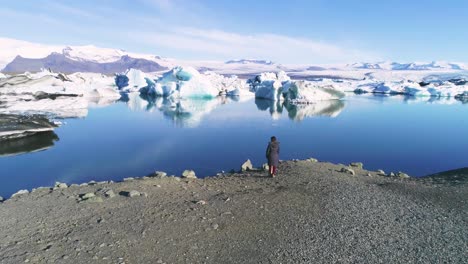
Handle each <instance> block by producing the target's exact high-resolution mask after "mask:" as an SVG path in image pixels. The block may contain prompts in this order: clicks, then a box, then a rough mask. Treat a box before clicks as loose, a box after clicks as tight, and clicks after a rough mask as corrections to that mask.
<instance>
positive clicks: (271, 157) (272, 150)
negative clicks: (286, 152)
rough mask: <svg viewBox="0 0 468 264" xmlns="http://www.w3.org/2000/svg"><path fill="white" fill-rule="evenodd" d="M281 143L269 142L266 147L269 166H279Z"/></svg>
mask: <svg viewBox="0 0 468 264" xmlns="http://www.w3.org/2000/svg"><path fill="white" fill-rule="evenodd" d="M279 151H280V143H279V142H278V141H275V142H270V143H268V147H267V149H266V158H267V160H268V166H276V167H277V166H278V163H279Z"/></svg>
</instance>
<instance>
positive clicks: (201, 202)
mask: <svg viewBox="0 0 468 264" xmlns="http://www.w3.org/2000/svg"><path fill="white" fill-rule="evenodd" d="M195 203H196V204H199V205H205V204H207V202H206V201H205V200H200V201H196V202H195Z"/></svg>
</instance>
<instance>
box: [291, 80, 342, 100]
mask: <svg viewBox="0 0 468 264" xmlns="http://www.w3.org/2000/svg"><path fill="white" fill-rule="evenodd" d="M283 96H284V98H285V100H286V101H288V102H290V103H293V104H304V103H305V104H306V103H310V102H317V101H327V100H338V99H342V98H343V97H345V94H344V93H343V92H341V91H338V90H336V89H334V88H333V86H325V87H324V86H317V85H316V84H315V83H313V82H309V81H294V82H290V83H289V85H287V86H286V85H285V88H283Z"/></svg>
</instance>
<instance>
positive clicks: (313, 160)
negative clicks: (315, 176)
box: [307, 158, 318, 162]
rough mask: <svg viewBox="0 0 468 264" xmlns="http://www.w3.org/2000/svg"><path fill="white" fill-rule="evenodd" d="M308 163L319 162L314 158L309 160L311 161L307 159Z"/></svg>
mask: <svg viewBox="0 0 468 264" xmlns="http://www.w3.org/2000/svg"><path fill="white" fill-rule="evenodd" d="M307 161H309V162H318V160H317V159H314V158H309V159H307Z"/></svg>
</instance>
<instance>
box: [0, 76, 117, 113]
mask: <svg viewBox="0 0 468 264" xmlns="http://www.w3.org/2000/svg"><path fill="white" fill-rule="evenodd" d="M113 85H114V84H113V79H112V78H111V77H107V76H105V75H102V74H96V73H75V74H71V75H69V76H67V75H64V74H61V73H59V74H57V73H52V72H49V71H42V72H38V73H34V74H31V73H25V74H18V75H13V76H9V77H7V78H3V79H0V101H1V102H2V103H1V106H0V113H14V114H21V113H42V114H48V115H52V116H54V117H60V118H64V117H81V116H85V115H86V114H87V108H88V104H89V103H90V102H91V101H92V102H99V101H101V100H99V99H102V98H106V100H103V101H106V102H108V101H115V100H118V99H119V98H120V93H119V92H118V91H117V90H116V89H115V88H114V86H113Z"/></svg>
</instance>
